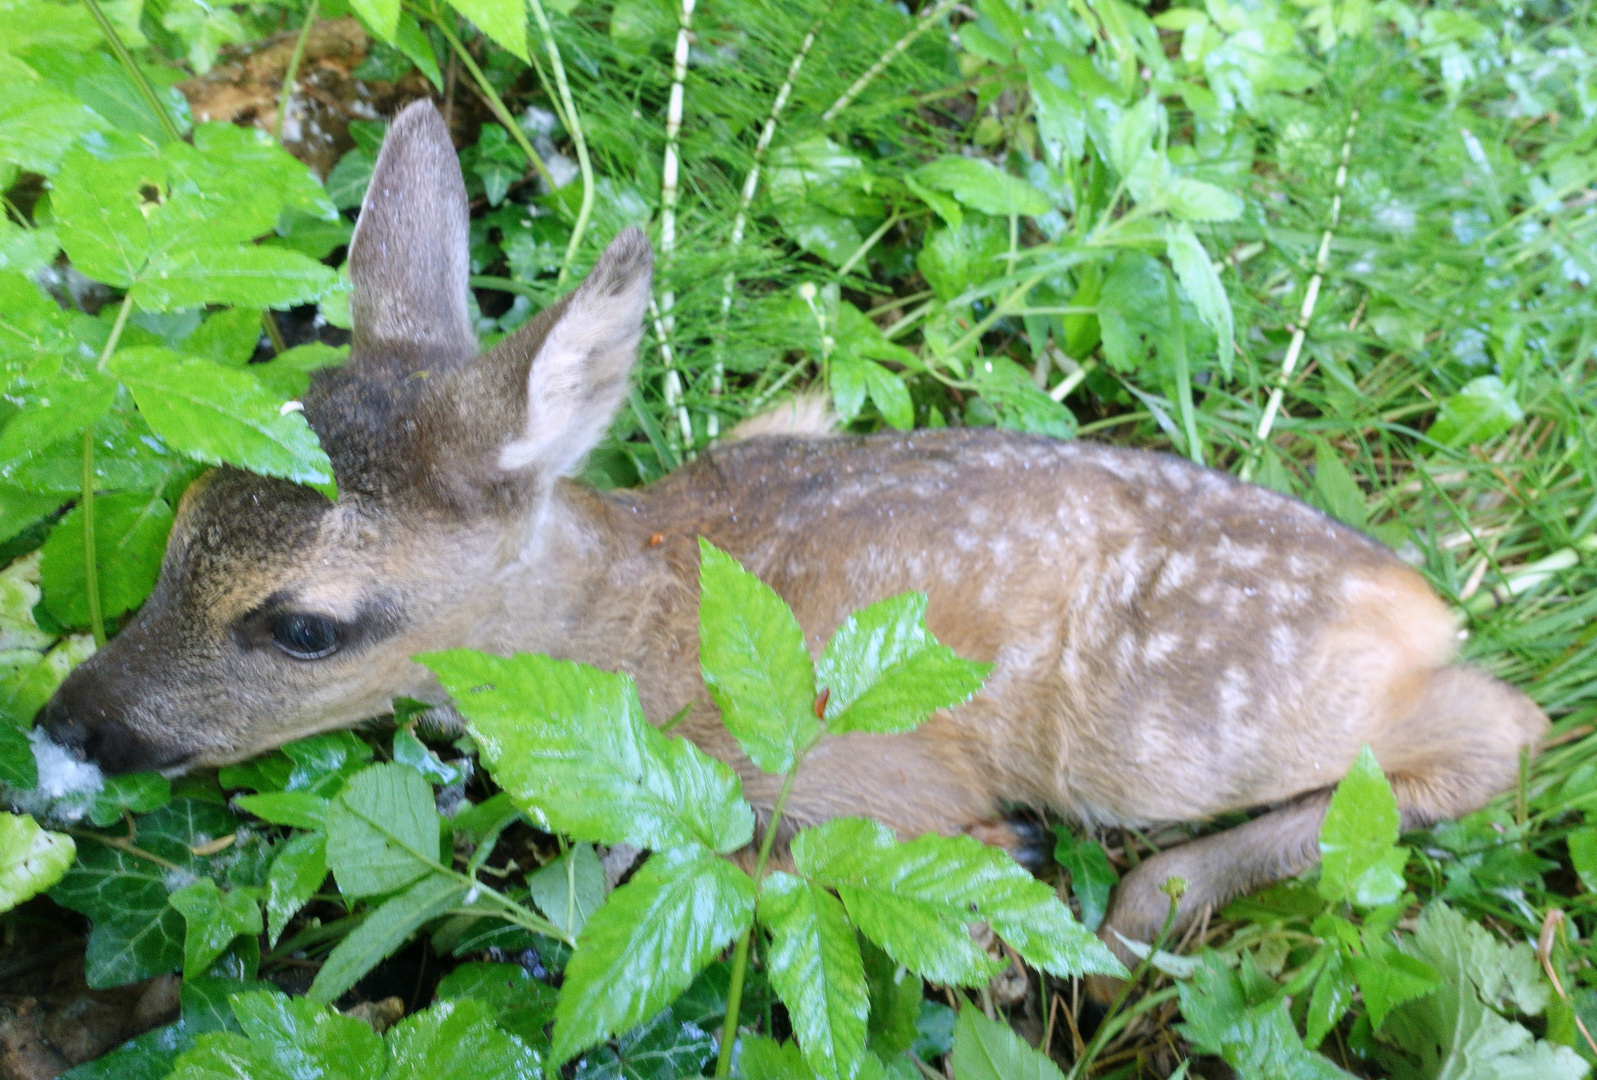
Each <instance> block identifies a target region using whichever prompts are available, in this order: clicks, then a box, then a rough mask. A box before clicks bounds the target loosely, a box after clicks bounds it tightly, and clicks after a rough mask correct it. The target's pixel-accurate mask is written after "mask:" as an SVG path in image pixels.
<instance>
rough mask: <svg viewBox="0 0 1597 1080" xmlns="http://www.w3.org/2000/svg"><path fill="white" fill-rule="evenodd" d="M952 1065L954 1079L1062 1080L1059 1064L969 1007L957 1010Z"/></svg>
mask: <svg viewBox="0 0 1597 1080" xmlns="http://www.w3.org/2000/svg"><path fill="white" fill-rule="evenodd" d="M953 1066H954V1076H955V1077H957V1080H1064V1074H1063V1073H1061V1072H1060V1071H1059V1066H1057V1065H1055V1064H1054V1063H1053V1062H1052V1061H1050V1060H1049V1059H1048V1056H1047V1055H1046V1054H1042V1053H1039V1052H1038V1051H1036V1050H1033V1049H1032V1048H1031V1047H1030V1046H1028V1045H1026V1040H1024V1039H1022V1038H1021V1037H1020V1036H1019V1035H1016V1034H1015V1032H1014V1029H1012V1028H1011V1027H1010V1026H1009V1025H1008V1024H1001V1023H999V1022H998V1021H996V1020H989V1019H987V1018H986V1017H985V1016H983V1015H982V1014H981V1011H980V1010H979V1009H975V1008H970V1007H967V1008H964V1009H961V1010H959V1022H958V1023H957V1024H956V1025H955V1027H954V1057H953Z"/></svg>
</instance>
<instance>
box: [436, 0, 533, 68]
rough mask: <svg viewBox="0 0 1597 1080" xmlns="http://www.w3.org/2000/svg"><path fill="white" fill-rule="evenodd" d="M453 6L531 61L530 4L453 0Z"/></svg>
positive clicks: (520, 57) (514, 0)
mask: <svg viewBox="0 0 1597 1080" xmlns="http://www.w3.org/2000/svg"><path fill="white" fill-rule="evenodd" d="M449 6H450V7H452V8H454V9H455V10H456V11H458V12H460V13H461V14H462V15H464V16H465V17H466V18H468V19H470V20H471V21H472V22H473V23H475V24H476V26H477V29H479V30H481V31H482V32H483V33H484V34H487V35H488V36H489V37H490V38H492V39H493V40H494V41H497V42H498V43H499V44H501V45H503V46H504V47H505V48H507V49H509V50H510V52H511V53H512V54H513V55H514V56H515V57H516V58H517V59H518V60H520V61H521V62H522V63H524V64H525V63H529V62H530V61H529V60H528V58H527V5H526V4H524V3H522V2H521V0H449Z"/></svg>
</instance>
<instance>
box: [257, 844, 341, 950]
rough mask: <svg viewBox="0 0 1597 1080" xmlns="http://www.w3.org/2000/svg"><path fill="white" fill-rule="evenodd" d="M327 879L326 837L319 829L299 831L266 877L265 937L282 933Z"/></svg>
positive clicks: (274, 940) (274, 937)
mask: <svg viewBox="0 0 1597 1080" xmlns="http://www.w3.org/2000/svg"><path fill="white" fill-rule="evenodd" d="M326 880H327V837H326V835H325V834H323V833H322V832H320V831H315V832H305V833H300V834H299V835H298V836H295V837H293V838H291V839H289V840H288V841H287V842H286V843H284V844H282V845H281V846H280V847H279V848H278V849H277V855H276V857H275V858H273V859H272V869H271V871H270V872H269V873H268V875H267V878H266V933H267V938H266V940H267V941H268V943H270V944H272V945H276V944H277V939H278V938H279V937H281V936H282V933H283V928H284V927H286V926H287V925H288V921H289V920H290V919H292V918H293V917H294V916H295V914H297V913H298V911H299V909H300V908H302V907H304V906H305V904H306V902H307V901H308V900H310V898H311V897H312V896H313V895H314V894H315V892H316V890H317V889H320V888H321V887H322V882H324V881H326Z"/></svg>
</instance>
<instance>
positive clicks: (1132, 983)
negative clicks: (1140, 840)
mask: <svg viewBox="0 0 1597 1080" xmlns="http://www.w3.org/2000/svg"><path fill="white" fill-rule="evenodd" d="M1180 907H1181V894H1180V893H1176V894H1175V895H1173V896H1171V897H1170V910H1169V911H1168V912H1167V913H1166V914H1165V917H1164V928H1163V929H1161V930H1160V931H1159V936H1158V937H1157V938H1155V939H1154V942H1153V948H1151V949H1149V950H1148V955H1147V956H1145V957H1143V958H1142V963H1140V964H1138V965H1137V969H1136V970H1135V971H1133V972H1132V973H1131V978H1129V979H1127V980H1126V981H1125V983H1124V984H1123V985H1122V986H1121V987H1120V992H1119V993H1118V994H1116V995H1115V1000H1114V1002H1113V1003H1112V1004H1111V1005H1110V1006H1109V1011H1108V1012H1106V1013H1104V1017H1103V1020H1102V1021H1100V1022H1099V1024H1098V1030H1097V1031H1095V1032H1093V1036H1092V1041H1091V1042H1089V1043H1088V1044H1087V1049H1086V1050H1085V1051H1083V1052H1082V1055H1081V1057H1079V1058H1077V1059H1076V1063H1075V1064H1074V1065H1072V1066H1071V1067H1070V1074H1069V1075H1068V1076H1067V1077H1066V1078H1065V1080H1076V1078H1077V1077H1080V1076H1085V1075H1086V1072H1087V1068H1088V1066H1090V1065H1091V1064H1092V1059H1093V1058H1095V1057H1097V1056H1098V1055H1099V1054H1100V1053H1101V1052H1102V1051H1103V1048H1104V1046H1105V1045H1106V1044H1107V1043H1108V1042H1109V1037H1110V1036H1111V1035H1113V1034H1114V1033H1115V1032H1116V1031H1118V1030H1119V1027H1118V1026H1116V1025H1113V1024H1111V1023H1110V1021H1111V1020H1113V1019H1114V1018H1115V1016H1116V1015H1117V1014H1118V1013H1119V1012H1120V1010H1121V1009H1122V1008H1123V1007H1124V1006H1125V1004H1126V999H1127V998H1128V997H1130V996H1131V992H1132V991H1133V990H1135V989H1136V988H1137V984H1138V983H1140V982H1141V981H1142V979H1143V977H1144V976H1146V975H1147V974H1148V971H1149V969H1150V968H1152V967H1153V958H1154V957H1155V956H1157V955H1158V954H1159V950H1160V949H1162V948H1164V945H1165V942H1166V941H1168V940H1169V939H1170V931H1171V929H1172V928H1174V926H1175V924H1176V912H1177V911H1178V910H1180Z"/></svg>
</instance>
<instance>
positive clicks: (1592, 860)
mask: <svg viewBox="0 0 1597 1080" xmlns="http://www.w3.org/2000/svg"><path fill="white" fill-rule="evenodd" d="M1564 842H1565V843H1567V844H1568V845H1569V861H1570V864H1571V865H1572V866H1573V867H1574V868H1575V874H1576V876H1578V877H1579V878H1580V883H1581V884H1582V885H1584V886H1585V887H1586V891H1587V892H1597V826H1592V825H1587V826H1585V827H1584V828H1580V829H1576V830H1575V831H1574V832H1572V833H1570V834H1569V835H1568V836H1567V837H1565V841H1564Z"/></svg>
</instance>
